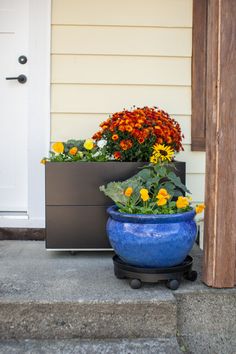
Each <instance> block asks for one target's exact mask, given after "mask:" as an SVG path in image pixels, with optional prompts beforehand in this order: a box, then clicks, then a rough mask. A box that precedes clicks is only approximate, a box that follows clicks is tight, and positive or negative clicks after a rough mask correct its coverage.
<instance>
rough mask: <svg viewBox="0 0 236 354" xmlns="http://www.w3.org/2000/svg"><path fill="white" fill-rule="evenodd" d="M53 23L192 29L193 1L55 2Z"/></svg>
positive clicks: (115, 0) (88, 0)
mask: <svg viewBox="0 0 236 354" xmlns="http://www.w3.org/2000/svg"><path fill="white" fill-rule="evenodd" d="M52 23H53V24H64V25H73V24H77V25H88V24H89V25H93V26H94V25H118V26H161V27H191V26H192V1H191V0H128V1H127V0H119V1H117V0H54V1H53V7H52Z"/></svg>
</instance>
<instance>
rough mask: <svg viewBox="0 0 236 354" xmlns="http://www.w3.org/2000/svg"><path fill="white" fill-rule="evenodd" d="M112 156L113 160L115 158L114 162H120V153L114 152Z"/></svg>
mask: <svg viewBox="0 0 236 354" xmlns="http://www.w3.org/2000/svg"><path fill="white" fill-rule="evenodd" d="M113 156H114V158H115V159H116V160H120V158H121V153H120V152H119V151H115V152H114V153H113Z"/></svg>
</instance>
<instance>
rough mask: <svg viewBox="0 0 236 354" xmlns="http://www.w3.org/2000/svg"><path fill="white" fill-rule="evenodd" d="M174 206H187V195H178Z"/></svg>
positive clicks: (180, 207)
mask: <svg viewBox="0 0 236 354" xmlns="http://www.w3.org/2000/svg"><path fill="white" fill-rule="evenodd" d="M176 206H177V208H178V209H184V208H186V207H187V206H189V201H188V198H187V197H182V196H180V197H178V199H177V202H176Z"/></svg>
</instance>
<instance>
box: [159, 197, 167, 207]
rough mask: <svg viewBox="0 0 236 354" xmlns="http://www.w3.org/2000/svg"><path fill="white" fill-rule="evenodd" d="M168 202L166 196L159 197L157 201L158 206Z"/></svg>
mask: <svg viewBox="0 0 236 354" xmlns="http://www.w3.org/2000/svg"><path fill="white" fill-rule="evenodd" d="M166 203H167V199H166V198H160V199H158V201H157V205H158V206H163V205H166Z"/></svg>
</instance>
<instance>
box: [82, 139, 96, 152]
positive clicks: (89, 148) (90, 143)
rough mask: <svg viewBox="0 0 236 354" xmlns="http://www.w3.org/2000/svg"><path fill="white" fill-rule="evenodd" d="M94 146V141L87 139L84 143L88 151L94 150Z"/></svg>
mask: <svg viewBox="0 0 236 354" xmlns="http://www.w3.org/2000/svg"><path fill="white" fill-rule="evenodd" d="M93 146H94V143H93V140H91V139H87V140H86V141H85V143H84V147H85V149H86V150H92V149H93Z"/></svg>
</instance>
